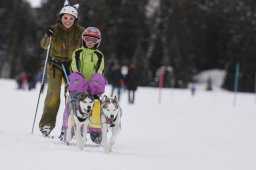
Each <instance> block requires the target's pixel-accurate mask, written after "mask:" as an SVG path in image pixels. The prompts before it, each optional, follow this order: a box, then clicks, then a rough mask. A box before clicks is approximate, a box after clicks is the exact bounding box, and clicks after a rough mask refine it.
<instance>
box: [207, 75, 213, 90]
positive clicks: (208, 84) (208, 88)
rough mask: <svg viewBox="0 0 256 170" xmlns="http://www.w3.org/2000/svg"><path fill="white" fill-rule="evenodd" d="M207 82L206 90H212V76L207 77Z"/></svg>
mask: <svg viewBox="0 0 256 170" xmlns="http://www.w3.org/2000/svg"><path fill="white" fill-rule="evenodd" d="M206 83H207V84H206V90H207V91H212V79H211V78H210V77H209V78H208V79H207V82H206Z"/></svg>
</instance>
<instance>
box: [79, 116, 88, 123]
mask: <svg viewBox="0 0 256 170" xmlns="http://www.w3.org/2000/svg"><path fill="white" fill-rule="evenodd" d="M76 117H77V119H78V120H79V122H84V121H85V120H86V119H87V118H88V117H86V118H81V117H78V116H76Z"/></svg>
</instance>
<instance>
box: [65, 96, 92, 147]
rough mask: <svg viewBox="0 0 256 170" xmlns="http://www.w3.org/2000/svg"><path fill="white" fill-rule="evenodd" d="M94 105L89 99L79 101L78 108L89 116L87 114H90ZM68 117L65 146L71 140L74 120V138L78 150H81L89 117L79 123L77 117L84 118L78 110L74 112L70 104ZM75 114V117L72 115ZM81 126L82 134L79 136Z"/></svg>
mask: <svg viewBox="0 0 256 170" xmlns="http://www.w3.org/2000/svg"><path fill="white" fill-rule="evenodd" d="M93 105H94V100H91V99H90V98H85V99H84V100H82V101H79V106H80V108H81V110H82V111H83V112H86V113H87V114H89V112H92V108H93ZM88 106H90V107H91V110H90V111H88ZM68 110H69V116H68V128H67V141H66V143H67V145H69V143H70V142H71V139H72V127H73V126H72V122H73V120H74V130H75V136H76V141H77V144H78V147H79V149H80V150H83V148H84V144H85V142H86V135H87V128H88V125H89V122H90V117H88V118H87V119H86V120H85V121H83V122H80V121H79V120H78V117H80V118H85V117H86V116H85V115H83V114H81V113H80V112H79V109H78V108H75V109H74V110H73V109H72V106H71V104H69V109H68ZM74 112H76V113H77V115H76V114H75V113H74ZM87 116H88V115H87ZM82 126H83V130H82V131H83V134H81V133H82V132H81V127H82Z"/></svg>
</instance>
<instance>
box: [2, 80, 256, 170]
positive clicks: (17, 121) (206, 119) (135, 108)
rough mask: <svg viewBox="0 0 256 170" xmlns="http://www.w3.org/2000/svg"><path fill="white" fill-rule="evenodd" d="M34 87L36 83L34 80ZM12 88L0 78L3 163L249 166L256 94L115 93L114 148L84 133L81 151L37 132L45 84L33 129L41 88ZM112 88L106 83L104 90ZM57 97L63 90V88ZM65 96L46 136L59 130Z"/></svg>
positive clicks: (254, 151)
mask: <svg viewBox="0 0 256 170" xmlns="http://www.w3.org/2000/svg"><path fill="white" fill-rule="evenodd" d="M37 87H38V88H39V85H38V86H37ZM38 88H37V89H36V90H32V91H29V92H28V91H23V90H17V89H16V83H15V81H13V80H7V79H0V93H1V99H0V102H1V103H2V104H1V110H2V111H1V113H0V115H1V118H0V160H1V169H4V170H35V169H36V170H45V169H47V170H56V169H62V170H70V169H90V170H103V169H104V170H116V169H120V170H141V169H145V170H156V169H158V170H171V169H174V170H255V169H256V161H255V160H256V103H255V102H256V101H255V95H254V94H250V93H238V94H237V102H236V106H235V107H234V106H233V93H231V92H227V91H222V90H215V91H213V92H207V91H204V90H198V91H197V92H196V94H195V96H194V97H193V96H191V94H190V91H189V90H188V89H185V90H184V89H183V90H179V89H163V90H162V95H161V97H162V98H161V103H159V102H158V96H159V94H158V93H159V90H158V89H156V88H146V87H139V88H138V91H137V93H136V99H135V104H134V105H131V104H128V102H127V93H125V94H123V96H121V97H122V98H121V101H120V103H121V106H122V108H123V118H122V128H123V129H122V131H121V133H120V135H119V136H118V138H117V141H116V143H115V145H114V147H113V152H112V153H110V154H109V155H107V154H104V150H103V148H102V147H99V146H97V145H96V144H93V143H92V142H91V141H90V140H89V139H88V142H87V143H86V145H85V148H84V150H83V151H80V150H79V149H78V147H77V146H76V141H75V140H73V141H72V143H71V146H66V145H65V144H63V143H62V142H60V141H59V140H58V139H48V138H44V137H42V136H41V134H40V132H39V129H38V122H39V120H40V117H41V114H42V108H43V102H44V98H45V94H46V91H45V92H44V93H43V94H42V96H41V99H40V104H39V109H38V114H37V118H36V124H35V129H34V134H31V129H32V124H33V119H34V114H35V108H36V103H37V98H38V93H39V89H38ZM109 93H110V87H109V86H108V87H107V91H106V94H109ZM62 97H63V95H62ZM63 101H64V99H63V98H62V103H61V107H60V109H59V114H58V118H57V125H56V128H55V129H54V130H53V132H52V135H54V136H58V135H59V133H60V127H61V123H62V122H61V121H62V112H63V109H64V106H63Z"/></svg>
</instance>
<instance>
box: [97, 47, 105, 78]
mask: <svg viewBox="0 0 256 170" xmlns="http://www.w3.org/2000/svg"><path fill="white" fill-rule="evenodd" d="M95 53H96V55H97V57H98V61H97V68H96V70H95V71H96V72H97V73H100V74H103V73H104V67H105V61H104V55H103V54H102V53H101V52H100V51H98V50H97V51H95Z"/></svg>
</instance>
